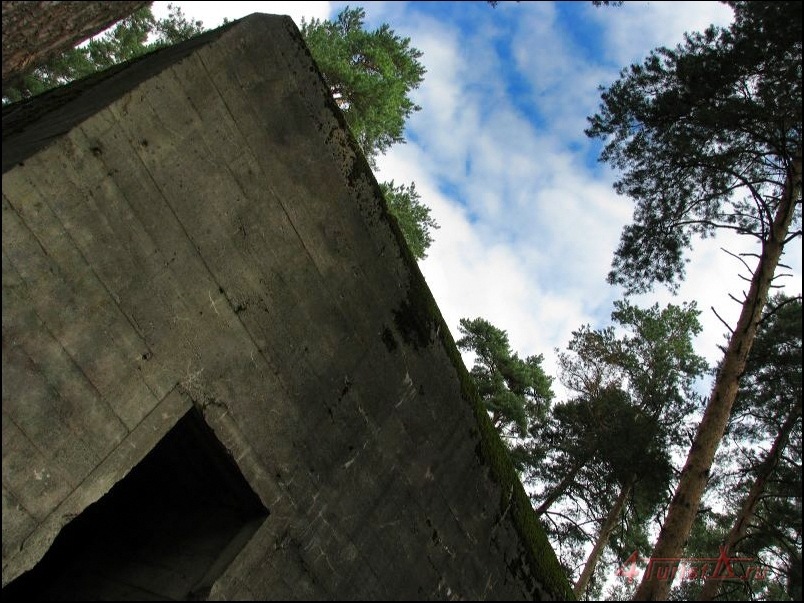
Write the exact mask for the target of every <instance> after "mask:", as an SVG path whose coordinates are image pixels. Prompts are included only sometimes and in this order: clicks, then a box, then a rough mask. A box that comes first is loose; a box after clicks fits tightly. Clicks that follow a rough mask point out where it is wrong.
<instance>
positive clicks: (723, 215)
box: [587, 2, 802, 600]
mask: <svg viewBox="0 0 804 603" xmlns="http://www.w3.org/2000/svg"><path fill="white" fill-rule="evenodd" d="M729 5H730V6H732V7H733V8H734V11H735V20H734V23H733V24H732V25H731V26H730V27H729V28H728V29H718V28H715V27H711V28H709V29H708V30H706V31H705V32H704V33H695V34H688V35H687V36H686V38H685V42H684V44H683V45H681V46H679V47H678V48H676V49H675V50H669V49H666V48H662V49H658V50H656V51H654V52H653V53H651V55H650V56H649V57H648V59H647V60H645V62H644V63H643V64H642V65H632V66H631V68H630V69H628V70H624V71H623V72H622V73H621V76H620V79H619V80H618V81H617V82H615V83H614V84H613V85H611V86H610V87H609V88H608V89H607V90H606V91H604V92H603V95H602V100H603V103H602V106H601V112H600V113H599V114H597V115H595V116H594V117H592V118H591V119H590V122H591V125H590V128H589V129H588V130H587V134H589V135H590V136H592V137H599V138H602V139H604V140H606V141H607V142H606V145H605V147H604V149H603V152H602V154H601V159H603V160H604V161H607V162H609V163H611V164H612V165H613V166H614V167H616V168H618V169H620V170H622V172H623V175H622V177H621V178H620V180H619V181H618V182H617V183H616V185H615V187H616V190H617V191H618V192H619V193H621V194H626V195H628V196H629V197H631V198H632V199H634V200H635V201H636V210H635V213H634V221H633V223H632V224H631V225H629V226H627V227H626V228H625V230H624V231H623V234H622V238H621V242H620V246H619V248H618V250H617V252H616V255H615V259H614V264H613V270H612V272H611V273H610V275H609V280H610V281H611V282H612V283H617V284H621V285H624V286H625V287H626V288H627V290H629V291H632V292H638V291H644V290H647V289H649V288H650V287H651V286H652V285H653V284H654V283H656V282H658V283H665V284H668V285H670V286H671V288H673V287H675V286H677V283H678V281H679V279H681V278H683V276H684V262H685V258H684V254H685V251H686V250H687V249H688V248H689V247H690V242H691V240H692V237H693V236H695V235H699V236H710V235H714V234H715V233H716V232H717V231H720V230H723V229H728V230H732V231H735V232H737V233H739V234H741V235H745V236H749V237H753V238H754V239H756V241H757V243H758V244H759V253H758V254H757V256H756V257H757V260H758V261H757V265H756V268H755V269H754V270H753V271H752V276H751V278H750V279H749V280H750V287H749V289H748V291H747V292H746V294H745V297H744V299H743V300H742V301H743V304H742V312H741V314H740V317H739V319H738V322H737V325H736V326H735V328H734V329H733V331H732V336H731V338H730V340H729V343H728V346H727V348H726V350H725V354H724V358H723V361H722V362H721V363H720V369H719V371H718V374H717V376H716V378H715V382H714V385H713V389H712V393H711V396H710V398H709V403H708V404H707V407H706V410H705V412H704V415H703V419H702V421H701V423H700V425H699V427H698V431H697V433H696V435H695V439H694V442H693V444H692V446H691V448H690V451H689V454H688V456H687V462H686V464H685V466H684V469H683V471H682V474H681V478H680V481H679V484H678V486H677V488H676V492H675V495H674V498H673V501H672V502H671V505H670V507H669V510H668V514H667V517H666V519H665V523H664V526H663V528H662V530H661V533H660V535H659V539H658V541H657V543H656V546H655V548H654V550H653V556H654V557H658V558H676V557H679V556H680V554H681V552H682V549H683V546H684V542H685V540H686V539H687V537H688V535H689V533H690V529H691V527H692V523H693V520H694V518H695V514H696V511H697V508H698V505H699V504H700V501H701V496H702V494H703V491H704V488H705V486H706V482H707V479H708V476H709V470H710V468H711V465H712V461H713V459H714V456H715V453H716V451H717V447H718V445H719V443H720V441H721V439H722V437H723V433H724V431H725V429H726V425H727V422H728V418H729V415H730V413H731V408H732V405H733V403H734V399H735V396H736V394H737V388H738V381H739V378H740V375H741V374H742V373H743V371H744V369H745V364H746V360H747V358H748V354H749V352H750V350H751V346H752V343H753V340H754V337H755V334H756V330H757V327H758V324H759V322H760V319H761V318H762V310H763V307H764V305H765V303H766V300H767V297H768V292H769V290H770V287H771V283H772V281H773V279H774V276H775V274H776V269H777V266H778V265H779V261H780V258H781V256H782V253H783V251H784V249H785V246H786V245H788V244H789V243H790V242H791V241H792V240H794V239H795V238H797V237H800V224H801V170H802V168H801V134H802V113H801V112H802V109H801V107H802V97H801V62H802V61H801V44H802V42H801V40H802V29H801V23H802V5H801V3H800V2H729ZM669 586H670V585H669V584H668V583H667V581H660V580H657V579H656V578H655V574H654V576H653V577H651V576H647V577H646V579H645V580H643V583H642V584H641V585H640V587H639V589H638V590H637V593H636V595H635V597H636V598H637V599H648V600H654V599H662V598H665V597H666V596H667V592H668V589H669Z"/></svg>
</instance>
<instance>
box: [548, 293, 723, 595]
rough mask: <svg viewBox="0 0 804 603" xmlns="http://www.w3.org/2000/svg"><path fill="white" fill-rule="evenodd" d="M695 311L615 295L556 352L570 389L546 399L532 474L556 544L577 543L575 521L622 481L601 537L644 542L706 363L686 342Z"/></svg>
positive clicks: (598, 514) (612, 543)
mask: <svg viewBox="0 0 804 603" xmlns="http://www.w3.org/2000/svg"><path fill="white" fill-rule="evenodd" d="M699 314H700V313H699V311H698V310H697V308H696V306H695V304H694V303H691V304H683V305H681V306H677V305H673V304H669V305H668V306H667V307H665V308H664V309H660V307H659V305H658V304H656V305H654V306H652V307H650V308H647V309H643V308H639V307H636V306H634V305H632V304H630V303H628V302H616V303H615V310H614V312H613V313H612V322H613V323H614V324H613V325H612V326H609V327H606V328H603V329H592V328H591V327H590V326H588V325H585V326H582V327H581V328H580V329H578V330H576V331H574V332H573V334H572V339H571V341H570V343H569V346H568V349H567V351H566V352H561V353H559V371H560V373H559V377H560V379H561V381H562V383H563V384H564V385H565V386H566V387H568V388H569V389H570V390H571V391H573V392H574V394H575V396H574V397H573V398H571V399H569V400H567V401H565V402H562V403H560V404H556V405H555V406H554V407H553V412H552V416H551V418H550V422H549V425H548V426H547V428H546V429H544V430H543V436H542V437H543V439H544V445H545V446H546V447H547V449H548V450H549V454H548V455H547V458H546V459H545V460H544V462H542V463H541V464H540V465H539V466H538V468H537V471H536V472H535V477H536V478H537V479H539V481H541V482H542V483H543V484H544V485H545V489H544V492H543V493H542V495H541V497H540V506H539V510H540V511H542V512H545V513H546V515H545V516H544V517H545V518H546V519H547V521H548V522H549V524H548V525H550V526H551V528H550V531H551V533H552V534H553V535H554V536H555V537H557V538H558V539H559V540H560V541H561V548H562V549H568V550H570V551H571V550H574V549H578V550H582V544H583V543H584V542H585V541H587V540H588V539H589V538H590V536H589V534H588V533H587V530H586V529H585V528H584V527H582V526H587V525H591V526H593V529H597V526H598V525H600V522H601V519H600V518H603V517H606V516H607V515H608V513H609V511H610V509H611V508H612V504H613V501H614V500H615V499H617V497H618V496H619V495H620V494H621V493H622V492H623V491H627V492H628V493H629V496H628V499H627V503H626V506H625V508H624V509H623V512H622V515H621V517H620V519H619V521H618V523H617V527H616V528H615V529H614V531H613V532H612V533H611V536H610V539H609V541H608V546H609V547H610V549H611V550H612V551H613V552H614V554H615V555H616V556H617V557H618V558H622V559H625V558H626V557H628V555H630V554H631V552H633V551H634V550H635V549H638V550H646V549H647V547H648V546H649V545H648V543H649V537H648V527H649V521H650V519H651V518H652V516H653V514H654V513H655V512H656V510H657V509H658V508H660V507H661V505H662V504H664V503H666V501H667V499H668V489H669V484H670V482H671V480H672V478H673V475H674V469H673V466H672V462H671V451H672V449H673V446H674V445H676V444H678V442H679V440H680V439H681V438H682V437H683V436H684V435H685V432H686V430H687V429H688V427H687V425H686V419H687V417H688V415H689V413H690V412H691V411H692V410H693V409H694V408H695V406H696V400H697V398H696V394H695V392H694V387H693V386H694V384H695V382H696V380H697V379H698V378H699V377H700V376H702V374H703V373H704V372H705V371H706V370H707V365H706V362H705V361H704V359H703V358H701V357H700V356H698V355H697V354H695V352H694V350H693V347H692V340H693V338H694V337H695V335H697V334H698V333H700V331H701V326H700V323H699V321H698V316H699ZM568 476H569V477H570V478H571V479H567V478H568ZM559 498H562V499H563V500H564V503H565V504H563V505H562V508H561V509H560V513H559V514H557V515H556V516H555V517H554V516H553V514H554V512H553V511H550V510H549V508H551V507H550V506H551V505H552V504H553V502H554V501H556V500H558V499H559ZM568 525H570V526H571V525H574V526H575V527H574V528H573V529H568ZM573 538H578V539H579V540H578V541H575V542H574V541H573V540H572V539H573ZM599 587H600V585H597V586H595V585H594V584H592V585H591V588H592V589H593V590H594V589H595V588H599Z"/></svg>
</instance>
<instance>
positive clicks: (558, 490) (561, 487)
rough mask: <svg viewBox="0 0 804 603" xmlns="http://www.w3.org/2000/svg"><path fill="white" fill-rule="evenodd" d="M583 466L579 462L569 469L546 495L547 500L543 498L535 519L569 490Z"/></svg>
mask: <svg viewBox="0 0 804 603" xmlns="http://www.w3.org/2000/svg"><path fill="white" fill-rule="evenodd" d="M583 466H584V463H582V462H580V463H576V464H575V465H574V466H573V467H572V469H570V471H569V473H567V475H565V476H564V478H563V479H562V480H561V482H560V483H559V484H558V485H557V486H556V487H555V488H553V490H552V491H551V492H550V494H548V495H547V498H545V499H544V501H542V504H540V505H539V507H538V508H537V509H536V517H541V516H542V515H544V514H545V513H546V512H547V509H549V508H550V505H552V504H553V503H554V502H556V500H557V499H558V498H559V497H560V496H561V495H562V494H564V492H566V491H567V488H569V487H570V486H571V485H572V482H574V481H575V476H576V475H577V474H578V471H580V470H581V467H583Z"/></svg>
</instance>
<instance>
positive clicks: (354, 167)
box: [287, 20, 575, 600]
mask: <svg viewBox="0 0 804 603" xmlns="http://www.w3.org/2000/svg"><path fill="white" fill-rule="evenodd" d="M288 21H289V20H288ZM287 27H288V30H289V32H290V35H291V36H292V37H295V38H296V39H297V41H298V42H299V43H300V45H301V46H302V48H304V49H305V50H306V51H307V52H308V55H309V50H307V47H306V44H305V43H304V40H303V39H302V37H301V34H300V33H299V32H298V29H296V27H295V25H294V24H293V23H292V22H291V23H288V24H287ZM309 56H310V61H311V62H312V63H313V64H315V61H314V60H313V58H312V55H309ZM316 70H317V66H316ZM318 75H319V77H321V83H322V85H321V91H322V93H323V95H324V96H325V97H326V103H327V104H328V106H329V108H330V110H331V111H332V113H333V114H334V116H335V118H336V119H337V121H338V123H339V125H340V127H341V128H343V130H344V131H345V132H346V133H347V144H348V145H349V146H350V148H351V150H352V151H354V153H355V157H354V161H353V162H352V164H351V166H348V168H350V169H348V170H347V174H348V175H347V179H348V181H349V184H350V186H351V187H352V189H353V190H355V191H358V190H360V188H361V185H363V186H365V185H366V184H368V186H369V187H370V188H371V189H373V190H372V192H373V195H374V197H375V198H377V199H382V200H383V202H382V203H380V204H379V205H380V207H379V210H380V218H381V219H383V220H384V221H386V222H387V223H388V225H389V226H390V228H391V231H392V232H393V233H394V236H395V237H396V241H397V244H398V246H399V249H400V251H401V254H402V258H403V261H404V263H405V264H406V266H407V268H408V270H409V274H410V279H409V283H408V297H407V300H406V301H405V302H403V303H402V304H401V305H400V307H399V308H397V309H396V310H395V311H394V322H395V326H396V327H397V329H398V331H399V333H400V334H401V335H402V336H403V337H404V338H405V340H406V342H407V343H408V344H410V345H412V346H413V347H414V348H419V347H426V346H428V345H430V344H432V343H433V341H434V340H437V339H438V340H440V341H441V343H442V345H443V346H444V349H445V351H446V353H447V355H448V356H449V358H450V361H451V362H452V365H453V366H454V367H455V371H456V372H457V374H458V378H459V379H460V382H461V394H462V396H463V398H464V400H466V401H467V403H469V404H470V405H471V406H472V411H473V412H474V415H475V420H476V421H477V426H478V431H479V433H480V440H481V445H480V451H479V455H480V457H481V460H482V461H483V462H485V463H487V464H488V465H489V466H490V467H491V474H492V475H493V476H494V479H495V480H496V481H497V483H498V484H499V485H500V492H501V496H500V502H499V505H500V514H499V518H498V520H499V521H502V520H504V519H505V517H506V516H507V515H510V516H511V518H512V520H513V522H514V525H515V527H516V530H517V531H518V532H519V534H520V537H521V542H522V544H523V546H524V548H525V557H526V558H525V559H522V560H520V561H521V563H516V562H514V563H513V564H512V565H515V566H517V567H512V568H511V569H512V570H513V572H514V573H515V574H520V575H521V577H522V578H523V579H525V580H528V579H529V580H530V583H529V584H528V587H529V588H530V591H531V592H532V593H533V594H534V596H541V597H543V598H547V599H563V600H574V599H575V596H574V595H573V593H572V589H571V587H570V584H569V581H568V580H567V577H566V575H565V574H564V571H563V569H562V568H561V566H560V565H559V563H558V559H557V558H556V554H555V551H554V550H553V548H552V546H551V545H550V542H549V541H548V539H547V534H546V533H545V531H544V528H542V526H541V524H540V523H539V520H538V519H537V518H536V515H535V512H534V511H533V507H532V506H531V504H530V499H529V497H528V495H527V494H526V493H525V489H524V488H523V487H522V482H521V481H520V480H519V476H518V475H517V473H516V470H515V469H514V465H513V463H512V462H511V458H510V456H509V455H508V450H507V449H506V447H505V445H504V444H503V442H502V440H501V439H500V436H499V434H498V433H497V431H496V430H495V429H494V427H493V425H492V424H491V419H489V417H488V414H487V413H486V410H485V407H484V405H483V402H482V401H481V399H480V396H479V395H478V393H477V389H476V387H475V384H474V381H473V380H472V378H471V377H470V375H469V372H468V371H467V370H466V366H465V365H464V363H463V359H462V358H461V355H460V353H459V352H458V348H457V346H456V345H455V341H454V340H453V339H452V335H451V334H450V331H449V328H448V327H447V325H446V323H445V322H444V318H443V317H442V315H441V311H440V310H439V309H438V306H437V305H436V303H435V300H434V299H433V295H432V293H431V292H430V288H429V287H428V286H427V283H426V281H425V280H424V276H423V275H422V273H421V271H420V270H419V265H418V263H417V262H416V258H415V257H414V256H413V253H412V252H411V251H410V249H409V247H408V245H407V242H406V241H405V237H404V235H403V234H402V230H401V229H400V227H399V224H398V223H397V220H396V218H395V217H394V216H393V215H392V214H391V213H390V211H388V206H387V204H386V203H385V200H384V196H383V194H382V190H381V189H380V187H379V185H378V183H377V180H376V179H375V177H374V174H373V172H372V170H371V167H370V166H369V164H368V161H367V160H366V158H365V156H364V155H363V152H362V150H361V149H360V145H359V144H358V143H357V141H356V139H355V137H354V136H353V135H352V132H351V130H350V129H349V126H348V124H347V123H346V119H345V118H344V117H343V113H342V112H341V111H340V109H339V108H338V107H337V105H336V103H335V101H334V100H333V99H332V96H331V95H330V94H329V91H328V89H327V88H326V85H324V84H323V82H324V78H323V76H321V73H320V71H319V72H318ZM386 339H387V337H386V338H384V341H385V340H386ZM386 345H388V342H387V341H386ZM522 566H524V567H525V568H529V569H530V572H529V573H530V576H528V575H527V574H528V572H527V570H524V571H521V570H520V568H521V567H522Z"/></svg>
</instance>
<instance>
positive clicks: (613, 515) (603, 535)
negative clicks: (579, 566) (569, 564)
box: [572, 481, 634, 600]
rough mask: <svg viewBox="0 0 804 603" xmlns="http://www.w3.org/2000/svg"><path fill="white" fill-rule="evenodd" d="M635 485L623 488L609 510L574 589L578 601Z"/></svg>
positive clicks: (630, 484)
mask: <svg viewBox="0 0 804 603" xmlns="http://www.w3.org/2000/svg"><path fill="white" fill-rule="evenodd" d="M633 483H634V482H633V481H631V482H630V483H629V484H628V485H627V486H623V489H622V490H621V491H620V495H619V496H618V497H617V500H615V501H614V506H613V507H612V508H611V509H610V510H609V513H608V515H606V520H605V521H604V522H603V525H602V526H600V532H598V535H597V541H595V546H594V547H593V548H592V552H591V553H589V557H587V558H586V565H584V567H583V571H582V572H581V576H580V577H579V578H578V581H577V582H576V583H575V586H574V587H573V588H572V592H573V593H575V597H576V598H577V599H578V600H580V598H581V595H583V593H584V591H585V590H586V587H587V586H588V585H589V580H591V579H592V575H593V574H594V573H595V568H596V567H597V562H598V561H600V556H601V555H602V554H603V549H605V548H606V545H607V544H608V543H609V538H611V532H612V530H614V526H615V525H617V520H618V519H619V518H620V515H621V514H622V511H623V507H624V506H625V501H626V499H627V498H628V495H629V494H631V488H632V487H633Z"/></svg>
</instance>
